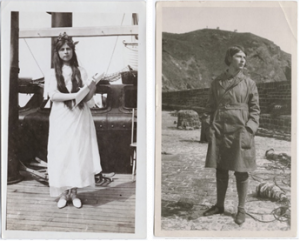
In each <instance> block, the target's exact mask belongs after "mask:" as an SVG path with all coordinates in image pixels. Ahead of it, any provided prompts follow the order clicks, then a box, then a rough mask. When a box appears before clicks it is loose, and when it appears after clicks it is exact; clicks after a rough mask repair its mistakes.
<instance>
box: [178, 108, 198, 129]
mask: <svg viewBox="0 0 300 241" xmlns="http://www.w3.org/2000/svg"><path fill="white" fill-rule="evenodd" d="M200 125H201V124H200V120H199V116H198V113H197V112H196V111H193V110H180V111H179V112H178V118H177V128H178V129H181V130H182V129H185V130H194V129H195V128H196V129H198V128H200Z"/></svg>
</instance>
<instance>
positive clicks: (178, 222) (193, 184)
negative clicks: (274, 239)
mask: <svg viewBox="0 0 300 241" xmlns="http://www.w3.org/2000/svg"><path fill="white" fill-rule="evenodd" d="M172 113H174V112H167V111H163V112H162V203H161V205H162V229H163V230H207V231H229V230H245V231H246V230H247V231H275V230H276V231H286V230H289V229H290V225H291V223H290V218H289V217H290V210H289V208H288V206H289V200H290V198H291V195H290V167H289V166H287V163H283V162H281V161H271V160H267V159H266V158H265V152H266V150H268V149H270V148H273V149H274V150H275V153H277V154H279V153H286V154H288V155H290V154H291V143H290V142H288V141H284V140H276V139H274V138H267V137H260V136H256V137H255V143H256V156H257V166H258V168H257V170H256V171H255V172H253V173H251V175H250V185H249V190H248V196H247V203H246V212H247V213H249V215H251V216H253V217H250V216H249V215H247V217H246V221H245V223H244V224H243V225H241V226H239V225H237V224H235V222H234V215H235V213H236V210H237V192H236V183H235V178H234V175H233V172H230V180H229V186H228V190H227V194H226V201H225V213H224V214H222V215H214V216H210V217H204V216H203V212H204V211H205V210H207V209H208V208H209V207H211V206H212V205H214V204H215V200H216V183H215V170H214V169H208V168H204V164H205V156H206V151H207V143H200V129H196V130H178V129H177V127H176V124H175V122H176V121H177V117H176V116H174V115H172ZM261 183H270V184H272V185H277V187H279V188H280V191H281V192H282V196H281V197H286V199H285V201H284V202H283V201H274V200H270V199H269V198H261V197H258V196H257V194H256V188H257V186H258V185H260V184H261ZM255 219H256V220H255Z"/></svg>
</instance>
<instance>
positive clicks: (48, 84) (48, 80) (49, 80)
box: [44, 69, 58, 99]
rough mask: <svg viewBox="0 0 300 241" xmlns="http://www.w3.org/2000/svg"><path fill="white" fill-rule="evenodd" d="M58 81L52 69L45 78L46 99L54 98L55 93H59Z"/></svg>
mask: <svg viewBox="0 0 300 241" xmlns="http://www.w3.org/2000/svg"><path fill="white" fill-rule="evenodd" d="M57 92H58V90H57V81H56V77H55V71H54V69H51V70H50V71H49V72H48V73H47V74H46V76H45V83H44V99H48V96H49V97H50V99H51V98H52V95H53V94H54V93H57Z"/></svg>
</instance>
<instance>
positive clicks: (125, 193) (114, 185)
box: [6, 174, 135, 233]
mask: <svg viewBox="0 0 300 241" xmlns="http://www.w3.org/2000/svg"><path fill="white" fill-rule="evenodd" d="M78 196H79V198H80V199H81V200H82V202H83V207H82V208H80V209H77V208H75V207H73V205H72V203H69V204H68V206H67V207H65V208H63V209H58V208H57V206H56V205H57V199H55V198H52V197H50V196H49V187H48V186H46V185H43V184H42V183H40V182H38V181H36V180H33V179H32V178H31V177H26V178H25V180H24V181H22V182H20V183H17V184H13V185H8V187H7V222H6V229H7V230H26V231H58V232H59V231H62V232H100V233H101V232H110V233H134V231H135V182H132V181H131V175H126V174H116V175H115V177H114V181H113V182H111V183H109V184H107V183H104V184H103V185H101V186H97V187H96V188H84V189H79V190H78Z"/></svg>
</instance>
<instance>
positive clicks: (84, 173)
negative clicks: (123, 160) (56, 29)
mask: <svg viewBox="0 0 300 241" xmlns="http://www.w3.org/2000/svg"><path fill="white" fill-rule="evenodd" d="M75 45H76V43H74V42H73V40H72V38H71V37H70V36H68V35H67V34H66V33H64V34H60V35H59V37H58V38H57V40H56V42H55V46H54V53H53V65H54V69H51V71H50V72H49V74H48V75H47V76H46V78H45V87H44V97H45V98H48V97H49V98H50V100H51V101H52V107H51V113H50V119H49V139H48V175H49V186H50V196H52V197H60V198H59V201H58V203H57V206H58V208H63V207H65V206H66V205H67V202H68V201H69V200H71V201H72V203H73V205H74V206H75V207H77V208H80V207H81V206H82V203H81V200H80V199H79V198H78V197H77V188H83V187H87V186H93V185H95V179H94V175H95V174H97V173H100V172H101V165H100V156H99V151H98V144H97V137H96V131H95V125H94V122H93V118H92V115H91V111H90V109H89V107H88V105H87V101H89V100H90V99H91V98H92V97H93V95H94V93H95V90H96V85H95V83H94V82H93V81H89V80H88V77H87V74H86V72H85V70H84V69H83V68H82V67H79V66H78V61H77V56H76V53H75ZM84 85H88V87H89V93H88V94H87V96H86V97H85V98H84V99H83V101H81V103H79V104H78V105H77V106H75V98H76V97H77V96H78V94H79V92H80V89H81V88H82V87H83V86H84Z"/></svg>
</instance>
